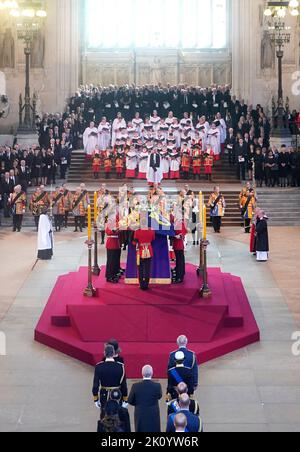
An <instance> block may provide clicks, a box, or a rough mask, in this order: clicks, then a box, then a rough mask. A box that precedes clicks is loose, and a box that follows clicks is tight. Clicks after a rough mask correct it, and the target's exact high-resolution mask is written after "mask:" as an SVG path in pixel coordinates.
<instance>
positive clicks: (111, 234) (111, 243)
mask: <svg viewBox="0 0 300 452" xmlns="http://www.w3.org/2000/svg"><path fill="white" fill-rule="evenodd" d="M105 232H106V236H107V240H106V249H107V250H119V249H120V248H121V242H120V237H119V233H118V231H113V230H112V229H110V228H109V227H107V228H106V230H105Z"/></svg>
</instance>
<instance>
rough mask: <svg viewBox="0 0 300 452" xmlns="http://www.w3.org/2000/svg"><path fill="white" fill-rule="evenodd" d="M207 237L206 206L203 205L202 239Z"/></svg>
mask: <svg viewBox="0 0 300 452" xmlns="http://www.w3.org/2000/svg"><path fill="white" fill-rule="evenodd" d="M206 239H207V210H206V206H204V207H203V240H204V241H206Z"/></svg>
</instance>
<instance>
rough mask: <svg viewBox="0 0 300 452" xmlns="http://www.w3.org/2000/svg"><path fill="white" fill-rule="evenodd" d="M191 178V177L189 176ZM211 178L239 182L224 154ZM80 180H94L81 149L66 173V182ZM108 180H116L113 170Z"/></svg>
mask: <svg viewBox="0 0 300 452" xmlns="http://www.w3.org/2000/svg"><path fill="white" fill-rule="evenodd" d="M104 180H105V174H104V170H103V168H101V172H100V175H99V179H98V181H100V183H101V182H103V181H104ZM191 180H192V177H191ZM202 180H203V181H205V177H204V175H202ZM213 180H214V183H217V184H219V185H223V184H226V183H227V184H228V183H230V184H237V185H238V184H239V182H238V181H237V179H236V171H235V168H234V167H232V166H229V163H228V159H227V157H226V156H224V158H223V159H222V161H220V162H216V164H215V166H214V169H213ZM81 182H85V183H86V184H89V183H93V182H95V179H94V177H93V172H92V164H91V162H90V161H87V160H86V158H85V153H84V152H83V151H73V153H72V162H71V167H70V169H69V174H68V183H74V184H78V183H81ZM110 182H118V183H120V180H118V179H117V178H116V176H115V173H114V171H113V172H112V174H111V176H110Z"/></svg>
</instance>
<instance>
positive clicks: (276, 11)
mask: <svg viewBox="0 0 300 452" xmlns="http://www.w3.org/2000/svg"><path fill="white" fill-rule="evenodd" d="M299 6H300V2H299V0H290V1H281V0H278V1H268V3H267V7H266V9H265V11H264V15H265V16H266V17H273V18H275V19H276V18H277V19H285V18H286V16H287V15H288V14H290V15H291V16H293V17H296V16H299Z"/></svg>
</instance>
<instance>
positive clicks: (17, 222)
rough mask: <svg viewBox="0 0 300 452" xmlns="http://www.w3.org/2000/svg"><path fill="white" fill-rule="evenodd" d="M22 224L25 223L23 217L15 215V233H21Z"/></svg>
mask: <svg viewBox="0 0 300 452" xmlns="http://www.w3.org/2000/svg"><path fill="white" fill-rule="evenodd" d="M22 222H23V215H13V228H14V231H21V228H22Z"/></svg>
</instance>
